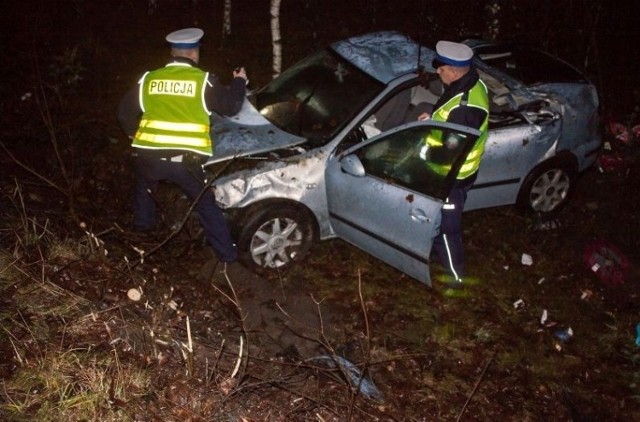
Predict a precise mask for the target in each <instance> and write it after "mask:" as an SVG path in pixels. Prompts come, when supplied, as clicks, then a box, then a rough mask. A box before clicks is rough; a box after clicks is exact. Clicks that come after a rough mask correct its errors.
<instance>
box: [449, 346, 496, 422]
mask: <svg viewBox="0 0 640 422" xmlns="http://www.w3.org/2000/svg"><path fill="white" fill-rule="evenodd" d="M496 353H497V351H496V350H494V352H493V354H492V355H491V357H490V358H489V360H488V361H487V363H486V364H485V365H484V368H483V369H482V372H481V373H480V377H479V378H478V380H477V381H476V385H474V386H473V390H471V394H469V397H468V398H467V401H466V402H465V403H464V406H462V409H461V410H460V414H459V415H458V418H457V419H456V422H459V421H460V418H462V415H463V414H464V412H465V410H466V409H467V405H469V402H470V401H471V399H472V398H473V396H474V395H475V393H476V391H477V390H478V387H479V386H480V382H482V379H483V378H484V374H485V373H486V372H487V368H488V367H489V365H490V364H491V362H492V361H493V359H494V358H495V357H496Z"/></svg>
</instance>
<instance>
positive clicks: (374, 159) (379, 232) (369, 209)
mask: <svg viewBox="0 0 640 422" xmlns="http://www.w3.org/2000/svg"><path fill="white" fill-rule="evenodd" d="M431 131H438V133H439V135H440V136H441V137H440V138H441V139H442V140H443V146H441V147H437V148H436V147H427V146H426V142H425V139H426V137H427V135H428V134H429V133H430V132H431ZM479 134H480V132H479V131H477V130H474V129H470V128H466V127H464V126H460V125H455V124H448V123H440V122H432V121H426V122H413V123H410V124H407V125H404V126H401V127H399V128H397V129H394V130H393V131H390V132H386V133H383V134H381V135H379V136H377V137H375V138H373V139H371V140H369V141H367V142H365V143H363V144H360V145H356V146H354V147H351V148H349V149H347V150H346V151H345V152H344V153H342V154H340V155H337V156H334V157H332V158H331V159H330V160H329V162H328V165H327V169H326V175H325V179H326V187H327V198H328V205H329V215H330V221H331V225H332V227H333V229H334V231H335V233H336V234H337V235H338V236H339V237H340V238H342V239H344V240H346V241H348V242H349V243H352V244H353V245H355V246H357V247H359V248H360V249H362V250H364V251H366V252H368V253H370V254H371V255H373V256H375V257H377V258H378V259H380V260H382V261H384V262H386V263H387V264H389V265H391V266H393V267H395V268H397V269H399V270H400V271H403V272H404V273H406V274H408V275H409V276H411V277H413V278H415V279H417V280H419V281H421V282H423V283H425V284H427V285H429V286H430V285H431V277H430V274H429V253H430V252H431V245H432V242H433V238H434V237H435V236H436V235H437V234H438V232H439V227H440V209H441V207H442V204H443V202H444V200H445V199H446V197H447V196H448V194H449V192H450V190H451V186H452V184H453V182H454V180H455V177H456V176H457V174H458V171H459V169H460V167H461V166H462V164H463V162H464V160H465V158H466V155H467V154H468V152H469V151H470V150H471V148H472V147H473V144H474V143H475V141H476V139H477V137H478V136H479Z"/></svg>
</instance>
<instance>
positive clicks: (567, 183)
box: [518, 161, 576, 214]
mask: <svg viewBox="0 0 640 422" xmlns="http://www.w3.org/2000/svg"><path fill="white" fill-rule="evenodd" d="M575 183H576V172H575V170H574V169H573V166H571V165H570V164H568V163H563V162H561V161H551V162H547V163H544V164H542V165H540V166H538V167H537V168H535V169H534V170H533V171H532V172H531V173H529V175H528V176H527V178H526V179H525V181H524V183H523V184H522V188H521V190H520V194H519V195H518V205H519V206H520V207H522V208H527V209H529V210H532V211H534V212H538V213H540V214H548V213H551V212H556V211H559V210H560V209H561V208H562V207H564V206H565V205H566V204H567V202H568V201H569V198H570V196H571V193H572V191H573V188H574V185H575Z"/></svg>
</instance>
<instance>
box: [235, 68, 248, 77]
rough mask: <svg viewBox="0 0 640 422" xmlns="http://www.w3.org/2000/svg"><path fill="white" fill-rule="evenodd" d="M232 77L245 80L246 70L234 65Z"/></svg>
mask: <svg viewBox="0 0 640 422" xmlns="http://www.w3.org/2000/svg"><path fill="white" fill-rule="evenodd" d="M233 77H234V78H242V79H244V80H247V72H246V71H245V70H244V67H236V68H235V69H234V70H233Z"/></svg>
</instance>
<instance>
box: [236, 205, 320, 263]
mask: <svg viewBox="0 0 640 422" xmlns="http://www.w3.org/2000/svg"><path fill="white" fill-rule="evenodd" d="M239 230H240V233H239V236H238V252H239V254H240V259H241V260H242V261H243V262H244V263H245V264H246V265H248V266H250V267H254V268H267V269H276V268H278V269H284V268H286V267H288V266H290V265H291V264H292V263H293V261H297V260H300V259H302V258H303V257H304V256H305V255H306V254H307V253H308V252H309V249H310V248H311V244H312V243H313V240H314V230H313V225H312V219H311V217H310V216H309V213H308V211H306V210H304V209H300V208H298V207H294V206H292V205H288V204H286V205H281V204H264V205H261V206H258V207H256V208H254V209H253V210H251V211H250V212H249V213H248V214H247V215H246V217H245V218H244V219H243V221H242V222H241V225H240V227H239Z"/></svg>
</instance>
